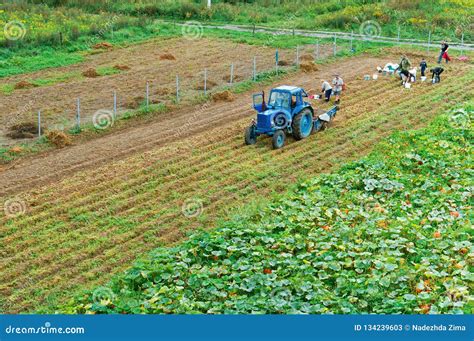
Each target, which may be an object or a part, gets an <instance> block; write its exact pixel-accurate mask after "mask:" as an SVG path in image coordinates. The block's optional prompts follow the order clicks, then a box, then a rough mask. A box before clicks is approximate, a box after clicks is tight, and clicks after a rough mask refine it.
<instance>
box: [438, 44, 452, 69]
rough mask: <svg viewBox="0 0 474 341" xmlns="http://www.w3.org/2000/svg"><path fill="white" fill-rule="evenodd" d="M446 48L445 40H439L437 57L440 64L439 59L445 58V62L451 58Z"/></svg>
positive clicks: (447, 47)
mask: <svg viewBox="0 0 474 341" xmlns="http://www.w3.org/2000/svg"><path fill="white" fill-rule="evenodd" d="M448 49H449V45H448V44H447V43H446V42H445V41H442V42H441V51H440V53H439V57H438V64H440V63H441V60H443V59H445V60H446V63H447V62H449V61H450V60H451V58H450V57H449V55H448Z"/></svg>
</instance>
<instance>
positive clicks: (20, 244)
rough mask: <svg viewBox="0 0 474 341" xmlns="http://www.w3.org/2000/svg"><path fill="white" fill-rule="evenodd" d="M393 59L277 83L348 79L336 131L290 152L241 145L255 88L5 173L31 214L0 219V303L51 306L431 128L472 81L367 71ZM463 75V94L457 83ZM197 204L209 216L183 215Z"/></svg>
mask: <svg viewBox="0 0 474 341" xmlns="http://www.w3.org/2000/svg"><path fill="white" fill-rule="evenodd" d="M393 58H397V56H396V55H393V56H387V57H385V58H374V57H362V58H357V59H346V60H344V61H342V62H339V63H338V64H337V65H325V66H323V67H322V69H321V70H320V71H318V72H315V73H311V74H298V75H295V76H292V77H290V78H289V79H287V80H285V81H284V82H280V84H283V83H287V84H294V85H299V86H303V87H304V88H306V89H309V88H315V87H316V86H317V85H319V84H318V83H316V84H315V82H316V81H317V80H319V79H320V78H329V77H331V75H332V74H333V73H334V71H335V70H336V69H337V71H338V72H340V73H341V74H342V75H344V78H345V80H346V82H347V86H348V89H347V93H346V94H345V96H344V98H343V101H342V108H341V111H340V113H339V115H338V116H337V119H336V121H335V122H334V124H333V127H332V128H331V129H329V130H327V131H325V132H322V133H318V134H315V135H313V136H311V137H310V138H309V139H307V140H304V141H300V142H295V141H289V144H288V145H286V146H285V148H283V149H282V150H278V151H273V150H271V147H270V141H269V139H263V138H262V139H260V140H259V142H258V143H257V144H256V145H255V146H244V145H243V141H242V140H243V138H242V132H243V129H244V127H245V126H246V125H247V124H248V123H249V121H250V119H251V118H252V117H253V116H254V112H253V111H252V110H251V109H250V108H249V107H250V94H242V95H240V96H238V97H237V99H236V100H235V101H234V102H232V103H213V104H211V105H208V106H204V107H200V108H196V110H195V111H193V112H185V113H183V112H180V113H174V114H173V116H172V117H163V118H160V119H158V120H157V121H156V122H154V123H153V124H150V125H148V126H140V127H136V128H131V129H128V130H126V131H123V132H120V133H119V134H117V135H110V136H106V137H104V138H100V139H97V140H92V141H90V142H89V143H86V144H84V145H81V146H74V147H72V148H67V149H64V150H60V151H55V152H54V153H50V154H48V155H45V156H42V157H37V158H33V159H32V160H23V161H22V162H20V163H18V164H17V165H16V166H15V167H14V168H11V169H8V170H4V171H3V172H2V173H0V184H1V186H2V188H1V190H2V193H3V194H5V193H9V195H8V196H5V195H4V197H3V199H2V201H4V200H5V199H11V200H16V201H18V202H21V203H22V204H24V208H25V211H26V212H25V214H23V215H18V216H16V217H13V218H12V217H6V216H0V226H1V227H0V236H1V245H2V248H1V249H0V254H1V261H0V268H1V269H2V271H0V297H2V301H0V304H1V309H2V310H3V311H7V312H19V311H23V312H24V311H29V310H34V309H38V308H40V309H48V310H51V309H52V307H54V306H55V305H56V304H57V303H58V302H61V301H63V300H65V299H67V297H69V296H70V295H72V294H74V293H77V292H78V290H80V289H81V288H85V287H92V286H93V285H96V284H98V283H104V282H105V281H107V280H108V279H109V278H110V276H111V275H113V274H114V273H117V272H118V271H121V270H123V269H124V268H126V267H128V266H129V265H130V264H131V262H132V261H133V260H134V259H136V257H137V256H139V255H141V254H143V253H145V252H146V251H148V250H150V249H152V248H154V247H156V246H157V245H162V244H168V243H171V242H174V241H176V240H179V239H180V238H182V237H183V236H185V235H186V233H188V232H189V231H192V230H193V229H195V228H197V227H204V228H207V227H211V226H214V224H215V222H216V220H217V219H219V218H225V217H226V216H228V214H229V210H231V209H236V208H238V207H240V206H241V205H243V204H245V203H248V202H250V201H252V200H254V199H259V198H264V197H268V195H271V194H272V193H278V192H281V191H284V190H286V188H288V186H290V185H292V184H293V183H295V181H296V180H297V179H299V178H305V177H312V176H315V175H317V174H318V173H320V172H327V171H330V170H331V169H334V167H337V166H338V165H340V164H342V163H345V162H347V161H349V160H352V159H355V158H359V157H360V156H361V155H364V154H366V153H367V152H368V151H369V150H370V149H371V147H372V146H373V145H374V144H375V143H376V142H377V141H379V140H380V139H381V138H383V137H385V136H387V135H388V134H390V133H391V132H392V131H394V130H400V129H412V128H416V127H419V126H423V125H425V124H426V123H427V122H428V121H429V120H430V117H431V116H433V115H434V114H435V113H437V112H440V111H443V110H445V109H447V108H450V107H451V106H453V105H455V104H456V103H459V102H462V101H463V100H464V99H466V98H467V97H468V96H469V93H471V92H472V90H473V87H474V85H473V84H472V83H468V82H467V81H466V79H465V78H462V77H452V76H450V75H449V73H447V74H446V77H445V79H443V82H442V83H441V84H439V85H437V86H432V85H430V84H426V83H424V84H416V85H415V86H414V87H413V88H412V89H411V90H406V89H402V88H401V87H400V86H399V84H398V82H397V81H396V80H395V79H393V78H391V77H389V76H387V77H382V78H381V79H379V80H377V81H363V80H362V76H363V75H364V74H366V73H372V70H373V69H374V68H375V66H377V65H383V64H384V63H385V62H387V61H390V60H393ZM469 68H470V66H469V65H467V64H454V65H452V66H450V72H452V73H453V74H457V75H462V74H465V72H466V71H468V70H469ZM470 72H471V73H472V69H471V70H470ZM471 77H472V75H471ZM460 83H462V85H463V86H464V87H465V90H466V91H465V92H460V91H457V89H458V88H459V86H460ZM274 85H279V84H274ZM266 90H268V89H266ZM443 94H450V95H451V96H450V97H447V96H446V97H444V96H443ZM440 95H441V98H443V100H441V101H440V100H439V98H440ZM434 98H438V101H437V102H436V105H433V99H434ZM445 99H446V100H445ZM177 127H181V128H182V127H184V129H180V130H178V132H177V130H176V128H177ZM118 145H119V146H120V148H117V146H118ZM59 179H61V180H59ZM52 181H55V182H54V183H52ZM25 190H26V191H25ZM22 191H23V192H22ZM189 202H190V203H191V204H192V205H194V206H197V207H198V213H201V214H198V215H197V216H194V215H191V216H190V215H189V214H183V204H184V205H186V203H189ZM201 205H202V206H201ZM201 210H202V212H201ZM184 212H185V213H186V210H185V211H184ZM0 214H1V213H0Z"/></svg>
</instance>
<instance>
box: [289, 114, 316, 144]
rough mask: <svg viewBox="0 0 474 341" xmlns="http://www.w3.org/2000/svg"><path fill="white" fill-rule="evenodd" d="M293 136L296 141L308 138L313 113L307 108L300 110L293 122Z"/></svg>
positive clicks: (311, 128) (311, 126)
mask: <svg viewBox="0 0 474 341" xmlns="http://www.w3.org/2000/svg"><path fill="white" fill-rule="evenodd" d="M292 126H293V136H294V138H295V139H296V140H301V139H304V138H306V137H308V136H309V135H310V134H311V131H312V130H313V113H312V112H311V110H309V109H308V108H306V109H303V110H301V112H300V113H298V114H297V115H296V116H295V119H294V120H293V124H292Z"/></svg>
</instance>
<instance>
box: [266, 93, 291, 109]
mask: <svg viewBox="0 0 474 341" xmlns="http://www.w3.org/2000/svg"><path fill="white" fill-rule="evenodd" d="M288 95H289V94H288V93H285V92H279V91H275V92H273V93H272V98H270V103H269V104H270V105H271V106H273V107H281V108H289V107H290V99H289V96H288Z"/></svg>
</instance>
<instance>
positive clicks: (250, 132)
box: [245, 125, 257, 145]
mask: <svg viewBox="0 0 474 341" xmlns="http://www.w3.org/2000/svg"><path fill="white" fill-rule="evenodd" d="M255 143H257V134H256V133H255V126H253V125H251V126H249V127H247V128H245V144H246V145H251V144H255Z"/></svg>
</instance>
